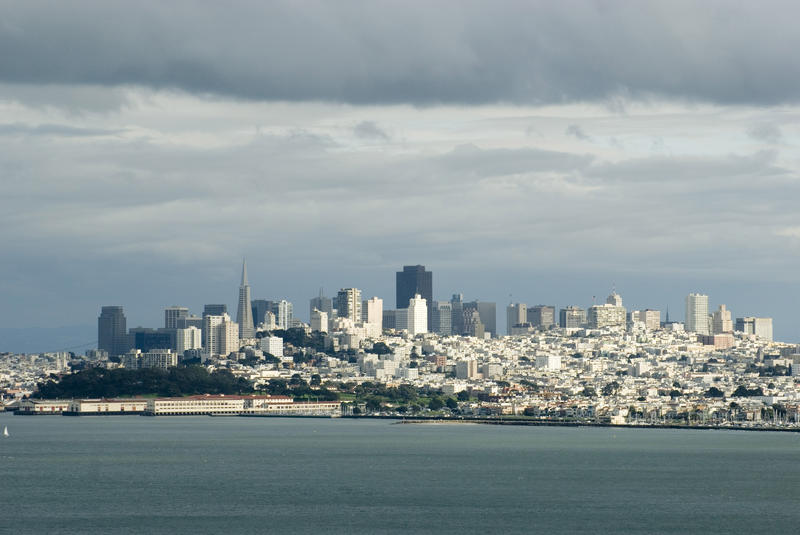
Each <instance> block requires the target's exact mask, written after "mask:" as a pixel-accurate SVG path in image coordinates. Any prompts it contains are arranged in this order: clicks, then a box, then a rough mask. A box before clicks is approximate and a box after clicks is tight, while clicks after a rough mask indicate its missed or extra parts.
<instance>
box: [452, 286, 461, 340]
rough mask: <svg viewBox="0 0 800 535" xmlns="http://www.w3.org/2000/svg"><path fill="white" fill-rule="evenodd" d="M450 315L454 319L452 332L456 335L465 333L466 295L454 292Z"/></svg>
mask: <svg viewBox="0 0 800 535" xmlns="http://www.w3.org/2000/svg"><path fill="white" fill-rule="evenodd" d="M450 317H451V319H452V322H453V323H452V327H451V329H450V332H451V333H452V334H455V335H458V336H460V335H462V334H464V295H463V294H453V298H452V299H450Z"/></svg>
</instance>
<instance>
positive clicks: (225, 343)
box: [217, 320, 239, 357]
mask: <svg viewBox="0 0 800 535" xmlns="http://www.w3.org/2000/svg"><path fill="white" fill-rule="evenodd" d="M217 329H218V330H219V336H218V339H219V355H220V356H222V357H226V356H228V355H229V354H230V353H233V352H234V351H239V324H238V323H236V322H234V321H230V320H228V321H223V322H222V323H221V324H220V325H219V327H217Z"/></svg>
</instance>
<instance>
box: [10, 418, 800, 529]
mask: <svg viewBox="0 0 800 535" xmlns="http://www.w3.org/2000/svg"><path fill="white" fill-rule="evenodd" d="M3 425H7V426H8V428H9V432H10V433H11V437H10V438H8V439H2V438H0V497H2V500H3V503H4V505H3V508H2V510H1V511H0V515H1V516H0V532H4V529H7V530H8V533H137V534H138V533H187V534H189V533H191V534H195V533H269V532H275V533H278V532H281V533H320V532H324V533H354V532H360V533H532V532H540V533H642V534H645V533H647V534H650V533H708V534H711V533H720V534H723V533H724V534H726V535H730V534H732V533H747V532H752V533H797V532H798V531H800V527H798V526H800V435H797V434H788V433H787V434H784V433H748V432H734V431H683V430H648V429H608V428H557V427H497V426H483V425H431V424H424V425H392V424H391V423H389V422H386V421H369V420H324V419H314V420H305V419H285V418H275V419H271V418H208V417H185V418H184V417H163V418H147V417H140V416H120V417H114V416H110V417H82V418H68V417H59V416H55V417H22V416H11V415H8V414H5V415H0V426H3Z"/></svg>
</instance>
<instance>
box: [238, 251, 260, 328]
mask: <svg viewBox="0 0 800 535" xmlns="http://www.w3.org/2000/svg"><path fill="white" fill-rule="evenodd" d="M236 323H238V324H239V338H253V337H254V336H255V335H256V333H255V328H254V327H253V309H252V308H250V286H249V285H248V284H247V261H246V260H244V259H242V283H241V284H240V285H239V308H238V310H237V311H236Z"/></svg>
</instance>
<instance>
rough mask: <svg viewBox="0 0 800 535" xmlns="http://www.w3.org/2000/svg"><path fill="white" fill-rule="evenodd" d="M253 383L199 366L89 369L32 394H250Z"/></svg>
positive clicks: (62, 396)
mask: <svg viewBox="0 0 800 535" xmlns="http://www.w3.org/2000/svg"><path fill="white" fill-rule="evenodd" d="M252 393H253V388H252V386H251V385H250V384H249V383H248V382H247V381H246V380H245V379H242V378H236V377H234V376H233V374H231V372H230V371H228V370H217V371H215V372H213V373H209V372H208V371H207V370H206V369H205V368H203V367H201V366H189V367H185V368H170V369H169V370H161V369H157V368H149V369H142V370H127V369H124V368H117V369H113V370H106V369H102V368H91V369H88V370H84V371H81V372H78V373H73V374H71V375H65V376H64V377H62V378H61V380H60V381H58V382H56V381H47V382H44V383H39V385H38V388H37V392H36V393H35V394H34V396H35V397H39V398H45V399H69V398H114V397H127V396H141V395H153V394H155V395H159V396H186V395H192V394H252Z"/></svg>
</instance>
